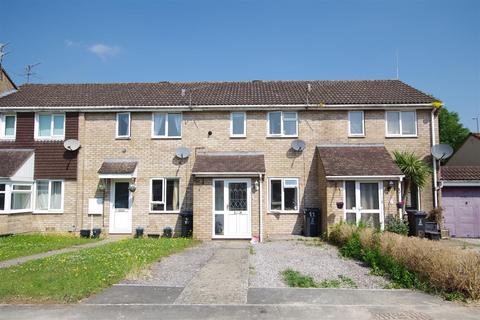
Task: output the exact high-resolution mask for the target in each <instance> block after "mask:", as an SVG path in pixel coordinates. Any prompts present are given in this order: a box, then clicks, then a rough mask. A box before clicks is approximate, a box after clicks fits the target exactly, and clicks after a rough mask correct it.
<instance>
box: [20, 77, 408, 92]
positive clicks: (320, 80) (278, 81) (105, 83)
mask: <svg viewBox="0 0 480 320" xmlns="http://www.w3.org/2000/svg"><path fill="white" fill-rule="evenodd" d="M396 81H398V82H402V83H403V84H406V83H404V82H403V81H401V80H397V79H333V80H330V79H303V80H274V79H269V80H255V79H252V80H226V81H222V80H213V81H168V80H165V81H146V82H142V81H140V82H67V83H59V82H52V83H24V84H22V85H20V87H34V86H75V85H78V86H83V85H85V86H88V85H145V84H195V83H205V84H222V83H292V82H304V83H308V82H396ZM409 87H411V86H409ZM411 88H413V87H411ZM413 89H415V88H413ZM416 90H417V89H416Z"/></svg>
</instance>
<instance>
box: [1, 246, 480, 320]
mask: <svg viewBox="0 0 480 320" xmlns="http://www.w3.org/2000/svg"><path fill="white" fill-rule="evenodd" d="M282 248H283V250H284V251H283V256H284V260H286V261H290V262H285V261H284V262H281V261H280V260H281V258H280V257H281V254H279V255H278V256H272V257H271V258H272V259H271V261H273V260H279V261H276V262H274V263H272V268H271V269H268V268H267V267H266V266H265V265H263V264H268V258H269V255H270V253H271V252H272V251H279V250H280V249H282ZM305 248H306V249H305ZM304 250H307V251H309V250H312V251H315V250H326V251H322V253H321V255H320V256H317V255H313V256H312V257H308V259H307V257H303V258H301V257H296V255H294V254H293V253H292V252H290V251H295V252H296V253H298V254H300V253H301V252H303V251H304ZM331 250H335V249H334V248H330V247H325V248H322V247H321V246H320V247H317V246H309V245H306V244H303V243H299V241H296V242H291V243H290V242H287V243H285V242H278V243H277V244H275V243H269V242H267V243H265V244H260V245H256V246H255V247H254V251H252V250H251V249H250V246H249V244H248V243H246V242H211V243H205V244H202V245H200V246H198V247H195V248H191V249H188V250H186V251H184V252H182V253H179V254H176V255H173V256H170V257H167V258H164V259H162V261H160V262H159V263H157V264H156V265H154V266H153V267H152V268H151V270H150V271H149V272H147V273H144V274H142V275H136V276H135V279H133V278H130V279H128V280H127V281H124V282H123V283H120V284H118V285H115V286H113V287H111V288H109V289H107V290H105V291H103V292H102V293H100V294H98V295H95V296H92V297H90V298H89V299H87V300H85V301H83V302H82V303H80V304H76V305H33V306H32V305H0V319H13V320H15V319H49V320H50V319H76V320H81V319H142V320H146V319H196V320H199V319H242V320H245V319H276V320H277V319H299V318H306V319H318V318H321V317H322V318H329V319H421V320H428V319H478V314H480V309H479V308H466V307H463V306H461V305H459V304H455V303H449V302H446V301H443V300H442V299H440V298H438V297H434V296H430V295H427V294H424V293H421V292H414V291H410V290H385V289H294V288H284V287H280V286H279V287H277V288H265V285H264V286H259V284H260V283H262V282H261V281H263V280H264V279H266V278H268V279H270V276H269V275H270V274H275V270H278V269H279V268H280V269H281V268H283V267H284V266H285V265H290V263H291V262H292V261H293V260H295V262H294V263H295V265H294V267H296V268H299V267H300V265H301V264H302V263H306V264H309V266H308V267H307V268H311V266H310V264H311V265H313V266H314V265H315V261H316V262H317V263H318V266H319V268H320V269H322V268H323V269H324V270H327V269H326V268H325V266H324V265H322V261H321V260H319V259H321V258H322V257H323V258H324V259H330V260H328V261H330V262H331V263H334V264H335V266H337V267H338V266H340V268H348V267H352V268H360V269H359V270H362V271H361V272H360V273H362V272H364V271H363V270H364V267H362V266H359V265H356V266H351V265H348V263H349V262H348V261H343V260H342V259H341V258H338V256H335V255H330V251H331ZM280 253H282V251H280ZM304 254H305V253H303V254H301V255H304ZM322 255H326V256H322ZM295 257H296V258H295ZM262 259H266V260H265V261H263V260H262ZM334 259H338V260H339V261H337V262H335V261H334ZM259 260H262V261H263V262H259ZM311 260H313V262H310V261H311ZM252 263H253V266H257V270H263V271H261V273H262V274H263V273H265V274H267V273H268V274H269V275H265V274H264V275H262V276H261V277H260V276H258V275H253V274H252V272H251V271H252V268H251V267H252ZM343 263H347V265H342V264H343ZM260 264H262V266H260ZM337 264H338V265H337ZM345 266H346V267H345ZM249 267H250V268H249ZM305 270H307V269H305ZM309 270H310V269H309ZM328 270H331V269H328ZM333 270H334V268H333ZM346 271H347V270H346V269H342V273H343V272H346ZM329 272H330V273H329ZM352 272H353V273H352V274H351V275H352V277H353V276H354V275H358V270H357V271H352ZM335 273H337V272H334V271H328V272H324V273H314V276H315V277H322V276H326V277H327V278H328V277H330V276H331V275H334V274H335ZM363 276H364V275H363V274H362V275H361V277H363ZM249 278H250V286H249V285H248V283H249ZM255 279H256V280H255ZM261 279H263V280H261ZM272 279H273V278H272ZM270 281H273V282H270ZM276 281H277V280H275V279H273V280H268V281H266V282H265V283H267V284H271V283H277V284H278V282H276ZM358 281H359V283H363V282H361V281H360V280H358ZM253 283H256V286H257V287H255V288H254V287H252V284H253Z"/></svg>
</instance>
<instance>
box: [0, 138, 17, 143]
mask: <svg viewBox="0 0 480 320" xmlns="http://www.w3.org/2000/svg"><path fill="white" fill-rule="evenodd" d="M0 141H7V142H9V141H11V142H15V137H12V138H7V137H1V138H0Z"/></svg>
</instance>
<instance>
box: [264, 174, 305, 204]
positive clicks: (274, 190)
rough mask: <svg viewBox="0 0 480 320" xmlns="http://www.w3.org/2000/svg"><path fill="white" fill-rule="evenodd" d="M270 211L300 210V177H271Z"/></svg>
mask: <svg viewBox="0 0 480 320" xmlns="http://www.w3.org/2000/svg"><path fill="white" fill-rule="evenodd" d="M269 190H270V192H269V194H270V197H269V209H270V212H298V210H299V190H298V178H270V179H269Z"/></svg>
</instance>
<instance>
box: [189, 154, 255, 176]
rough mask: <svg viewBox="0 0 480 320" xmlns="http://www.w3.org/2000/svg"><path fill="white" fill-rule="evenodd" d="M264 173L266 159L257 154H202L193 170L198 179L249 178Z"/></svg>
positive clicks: (197, 158) (196, 160) (197, 157)
mask: <svg viewBox="0 0 480 320" xmlns="http://www.w3.org/2000/svg"><path fill="white" fill-rule="evenodd" d="M264 173H265V159H264V156H263V154H262V153H257V152H232V153H221V152H218V153H201V154H198V155H197V156H196V159H195V164H194V165H193V169H192V174H193V175H195V176H197V177H200V176H203V177H218V176H225V177H227V176H229V177H231V176H236V177H242V176H243V177H248V176H258V175H259V174H264Z"/></svg>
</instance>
